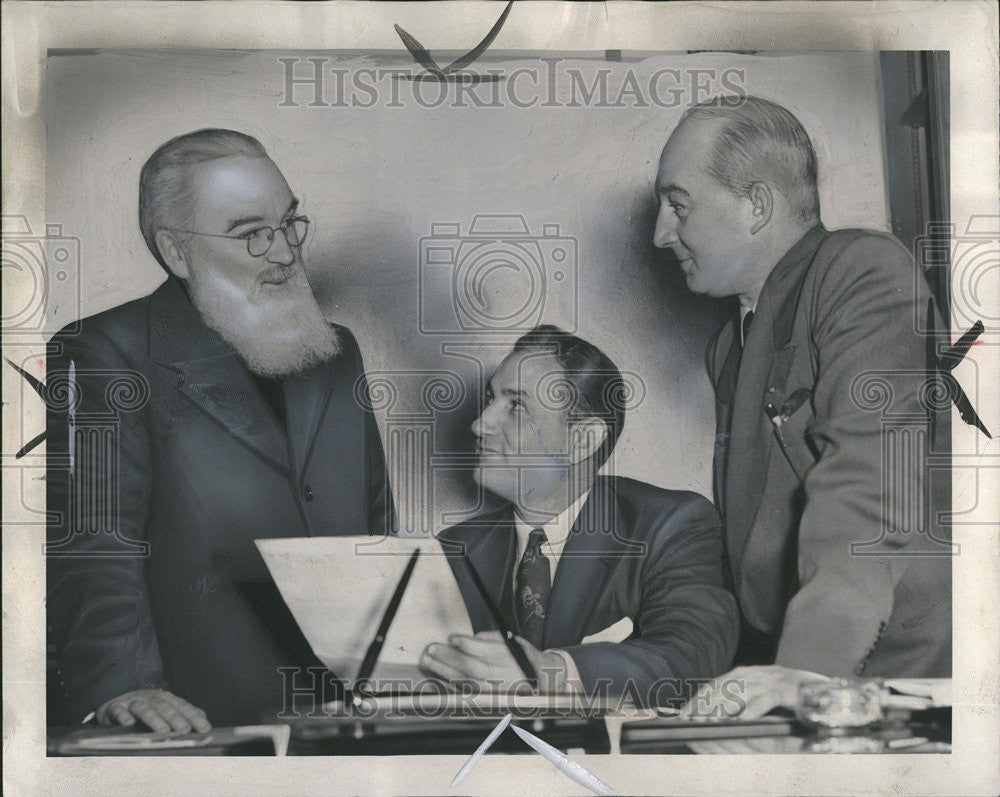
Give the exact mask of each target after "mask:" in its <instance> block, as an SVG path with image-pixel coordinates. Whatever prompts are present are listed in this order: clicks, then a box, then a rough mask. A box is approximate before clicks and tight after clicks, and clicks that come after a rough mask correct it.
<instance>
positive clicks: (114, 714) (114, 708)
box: [101, 703, 135, 728]
mask: <svg viewBox="0 0 1000 797" xmlns="http://www.w3.org/2000/svg"><path fill="white" fill-rule="evenodd" d="M108 715H110V718H111V722H109V723H106V724H108V725H111V724H114V723H116V722H117V723H118V724H119V725H123V726H125V727H126V728H129V727H131V726H133V725H135V717H133V716H132V714H131V712H129V710H128V709H127V708H125V706H123V705H121V704H120V703H112V704H111V705H110V706H109V707H108ZM101 724H102V725H103V724H105V723H104V722H102V723H101Z"/></svg>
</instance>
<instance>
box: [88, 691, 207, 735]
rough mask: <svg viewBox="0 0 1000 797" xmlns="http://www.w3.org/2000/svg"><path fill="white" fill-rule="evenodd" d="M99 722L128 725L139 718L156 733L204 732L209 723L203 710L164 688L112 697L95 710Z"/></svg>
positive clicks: (133, 723)
mask: <svg viewBox="0 0 1000 797" xmlns="http://www.w3.org/2000/svg"><path fill="white" fill-rule="evenodd" d="M95 717H96V719H97V721H98V722H99V723H100V724H101V725H124V726H125V727H127V728H128V727H131V726H133V725H135V722H136V720H142V722H144V723H145V724H146V725H148V726H149V728H150V729H151V730H153V731H156V732H157V733H168V732H169V731H179V732H180V733H188V732H190V731H192V730H195V731H197V732H198V733H205V732H206V731H209V730H211V728H212V724H211V723H210V722H209V721H208V717H207V716H205V712H204V711H202V710H201V709H200V708H196V707H195V706H192V705H191V704H190V703H188V702H187V701H186V700H184V699H183V698H181V697H177V695H175V694H171V693H170V692H167V691H166V690H163V689H137V690H136V691H135V692H126V693H125V694H124V695H119V696H118V697H115V698H112V699H111V700H109V701H108V702H107V703H105V704H104V705H102V706H101V707H100V708H99V709H97V711H96V712H95Z"/></svg>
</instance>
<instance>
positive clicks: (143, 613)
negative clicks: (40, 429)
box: [46, 333, 169, 719]
mask: <svg viewBox="0 0 1000 797" xmlns="http://www.w3.org/2000/svg"><path fill="white" fill-rule="evenodd" d="M49 351H50V357H49V362H48V368H47V374H46V394H47V396H46V404H47V419H46V427H47V468H46V490H47V500H48V512H49V522H48V529H47V536H48V545H47V547H46V566H47V574H46V575H47V595H48V598H47V613H48V628H49V633H50V635H51V636H50V640H51V644H52V645H53V647H54V649H55V653H56V659H57V666H58V670H59V675H60V678H61V679H62V686H63V688H64V691H65V694H66V698H67V701H68V705H67V708H68V709H69V711H70V713H71V715H72V716H77V717H79V718H80V719H82V718H83V716H84V715H85V714H87V713H88V712H90V711H92V710H94V709H96V708H97V707H98V706H99V705H101V704H102V703H104V702H105V701H107V700H109V699H111V698H112V697H115V696H117V695H119V694H122V693H124V692H128V691H131V690H134V689H140V688H169V687H168V685H167V683H166V679H165V677H164V674H163V667H162V664H161V660H160V653H159V648H158V646H157V641H156V633H155V628H154V624H153V616H152V611H151V608H150V602H149V596H148V593H147V588H146V580H145V574H144V565H145V561H146V557H147V556H148V554H149V550H148V541H147V540H146V517H147V513H148V511H149V493H150V482H151V479H152V478H153V474H152V465H151V455H150V441H149V435H148V432H147V430H146V428H145V426H144V424H143V414H144V413H143V412H142V405H143V404H144V403H145V400H146V398H147V397H148V384H147V382H146V380H145V378H144V377H143V375H142V374H141V373H140V372H139V371H137V370H136V369H134V368H132V367H130V365H129V363H128V362H127V360H126V358H125V357H124V356H123V355H122V354H121V352H120V351H119V349H118V348H117V347H116V345H115V344H114V343H113V342H112V341H111V340H110V339H109V338H108V337H106V336H104V335H101V334H99V333H94V334H86V335H82V336H79V337H77V336H68V335H59V336H56V338H55V339H54V340H53V342H52V343H51V344H50V349H49Z"/></svg>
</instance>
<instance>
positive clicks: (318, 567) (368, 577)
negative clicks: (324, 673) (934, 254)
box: [256, 536, 472, 691]
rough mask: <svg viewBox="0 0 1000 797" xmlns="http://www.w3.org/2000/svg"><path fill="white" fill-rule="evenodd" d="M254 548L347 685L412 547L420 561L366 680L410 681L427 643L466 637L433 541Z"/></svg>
mask: <svg viewBox="0 0 1000 797" xmlns="http://www.w3.org/2000/svg"><path fill="white" fill-rule="evenodd" d="M256 543H257V547H258V549H259V550H260V553H261V556H263V557H264V562H265V563H266V564H267V567H268V570H270V571H271V577H272V578H273V579H274V583H275V584H276V585H277V587H278V590H279V591H280V592H281V597H282V598H284V600H285V603H286V604H287V605H288V608H289V610H290V611H291V613H292V615H293V616H294V617H295V620H296V622H297V623H298V624H299V628H301V629H302V633H303V634H304V635H305V637H306V639H307V640H308V642H309V644H310V645H311V646H312V649H313V652H314V653H315V654H316V656H317V658H319V660H320V661H322V662H323V664H324V665H326V667H328V668H329V669H330V670H331V671H332V672H334V673H336V674H337V675H338V676H340V677H341V678H345V679H347V680H348V681H349V682H353V681H354V680H355V678H356V677H357V675H358V669H359V668H360V666H361V661H362V659H364V657H365V653H366V651H367V650H368V646H369V645H370V644H371V643H372V640H373V639H374V638H375V632H376V630H377V629H378V626H379V623H380V622H381V621H382V616H383V614H384V613H385V610H386V607H387V606H388V605H389V602H390V601H391V600H392V595H393V592H394V591H395V589H396V585H397V584H398V583H399V579H400V577H401V576H402V575H403V571H404V570H405V569H406V565H407V563H408V561H409V558H410V555H411V554H412V553H413V550H414V549H416V548H420V556H419V557H418V559H417V564H416V566H415V567H414V569H413V575H412V576H411V577H410V582H409V584H408V585H407V588H406V592H405V593H404V595H403V600H402V602H401V603H400V605H399V610H398V611H397V613H396V617H395V619H394V620H393V622H392V625H391V626H390V627H389V633H388V634H387V635H386V639H385V644H384V645H383V646H382V652H381V655H380V656H379V659H378V664H377V665H376V667H375V671H374V673H373V674H372V676H371V677H372V680H373V681H376V682H377V681H385V680H388V679H406V680H412V681H413V682H414V683H416V682H418V681H419V680H420V679H421V678H422V677H423V676H422V675H421V673H420V670H419V667H418V662H419V659H420V654H421V652H422V651H423V649H424V648H425V647H427V645H428V644H430V643H431V642H446V641H447V639H448V635H449V634H455V633H463V634H471V633H472V625H471V624H470V622H469V615H468V613H467V612H466V610H465V603H464V601H463V600H462V595H461V593H460V592H459V589H458V584H457V582H456V581H455V576H454V575H453V574H452V572H451V567H450V566H449V564H448V560H447V558H446V557H445V556H444V555H443V553H442V551H441V546H440V545H439V544H438V543H437V541H436V540H434V539H432V538H427V537H421V538H419V539H412V538H411V539H406V538H401V537H377V538H373V537H368V536H357V537H354V536H352V537H296V538H285V539H275V540H257V541H256ZM376 685H377V684H376ZM397 691H407V689H406V688H400V689H397Z"/></svg>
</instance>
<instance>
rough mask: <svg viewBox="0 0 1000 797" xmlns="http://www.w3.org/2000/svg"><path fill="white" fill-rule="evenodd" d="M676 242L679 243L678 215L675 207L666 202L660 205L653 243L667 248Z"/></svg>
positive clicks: (661, 247)
mask: <svg viewBox="0 0 1000 797" xmlns="http://www.w3.org/2000/svg"><path fill="white" fill-rule="evenodd" d="M675 243H677V216H676V214H675V213H674V209H673V208H672V207H670V205H668V204H666V203H664V204H662V205H660V212H659V213H658V214H657V216H656V227H655V228H654V230H653V245H654V246H656V247H659V248H660V249H666V248H667V247H668V246H672V245H673V244H675Z"/></svg>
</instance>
